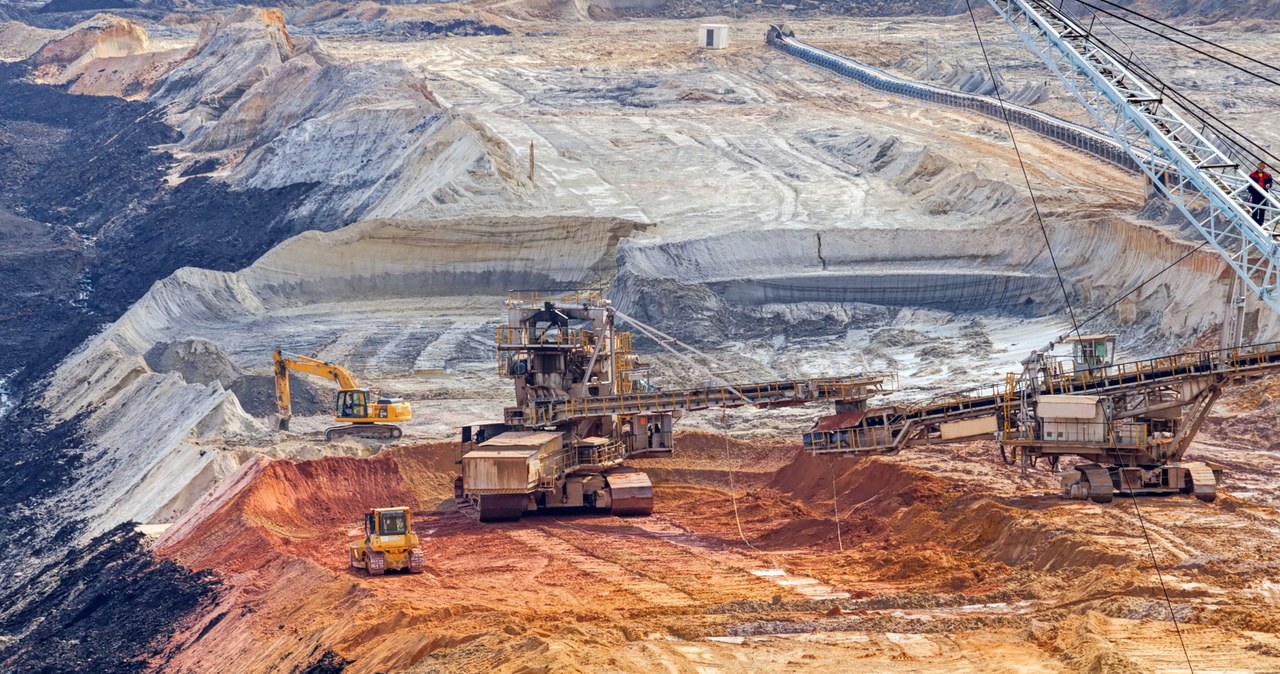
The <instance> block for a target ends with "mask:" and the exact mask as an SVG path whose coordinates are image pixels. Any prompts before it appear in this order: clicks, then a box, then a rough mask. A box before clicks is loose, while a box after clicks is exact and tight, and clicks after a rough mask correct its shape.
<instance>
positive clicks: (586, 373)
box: [455, 293, 895, 521]
mask: <svg viewBox="0 0 1280 674" xmlns="http://www.w3.org/2000/svg"><path fill="white" fill-rule="evenodd" d="M618 319H622V320H625V321H627V322H629V323H630V324H631V325H632V326H633V327H634V328H635V329H636V330H637V331H639V332H640V333H642V334H644V335H646V336H648V337H650V338H652V339H653V340H655V341H657V342H658V343H659V344H660V345H661V346H663V348H667V349H669V350H671V351H672V352H673V353H676V354H677V355H678V356H679V357H680V358H682V359H685V360H687V361H688V362H689V364H690V365H691V366H694V365H698V361H697V360H696V357H701V358H704V359H706V358H708V357H706V356H705V355H703V354H697V353H696V351H693V350H692V349H690V348H689V347H688V345H685V344H683V343H681V342H679V340H676V339H674V338H672V337H670V336H669V335H667V334H665V333H662V332H660V331H658V330H656V329H654V328H651V327H649V326H646V325H644V324H643V323H641V322H639V321H637V320H635V319H634V318H631V317H628V316H626V315H624V314H622V313H621V312H619V311H617V310H616V309H615V308H614V307H613V306H612V304H611V303H610V302H609V301H608V300H605V299H604V298H603V297H601V296H600V295H599V294H597V293H570V294H568V295H560V296H557V297H555V298H554V299H548V298H546V297H543V296H540V295H539V294H536V293H527V294H521V293H517V294H514V295H512V297H511V298H510V299H509V300H508V302H507V323H506V325H503V326H500V327H498V328H497V334H496V341H497V353H498V357H497V367H498V373H499V375H500V376H502V377H506V378H509V379H510V380H511V381H512V382H513V383H514V385H515V405H513V406H511V407H507V408H506V409H505V410H504V414H503V416H504V418H503V421H502V422H501V423H493V424H481V425H474V426H468V427H465V428H463V432H462V445H461V451H460V454H459V456H458V463H459V465H460V467H461V470H460V473H461V475H460V476H459V477H458V478H457V480H456V482H455V491H456V496H457V499H458V504H459V507H460V508H461V509H462V510H463V511H464V512H468V513H469V514H473V515H475V516H477V517H478V518H479V519H480V520H482V521H495V520H504V519H516V518H519V517H520V516H521V515H522V514H523V513H525V512H528V511H533V510H556V509H562V508H564V509H570V508H572V509H595V510H598V511H604V512H608V513H611V514H614V515H647V514H649V513H650V512H651V511H652V510H653V486H652V483H651V482H650V480H649V477H648V476H647V475H645V474H644V473H643V472H641V471H639V470H636V469H634V468H631V467H628V466H627V465H626V460H627V459H629V458H633V457H639V456H654V455H665V454H670V453H671V452H672V451H673V450H674V449H675V442H674V437H673V435H672V427H673V425H674V423H675V422H676V421H677V420H678V419H679V418H680V417H681V415H683V414H684V413H686V412H691V411H695V410H703V409H713V408H714V409H718V408H725V409H727V408H732V407H739V406H743V405H753V406H757V407H766V408H769V407H784V406H792V405H802V404H806V403H834V404H835V406H836V409H837V412H840V413H845V412H849V411H852V410H856V409H862V408H863V407H864V404H865V401H866V400H868V399H869V398H871V397H873V396H875V395H880V394H882V393H885V392H887V391H888V390H890V389H891V387H892V386H893V385H894V382H895V380H894V378H893V376H892V375H885V374H868V375H858V376H851V377H840V378H829V379H805V380H790V381H774V382H764V383H760V382H749V383H729V382H725V381H723V380H721V381H719V383H711V384H708V385H706V386H703V387H700V388H690V389H678V390H659V389H657V388H655V387H654V386H652V385H651V384H650V381H649V377H648V369H647V368H646V367H645V365H644V364H643V363H642V362H641V361H640V359H639V357H638V356H637V354H636V353H635V351H634V349H633V345H632V333H631V332H626V331H621V330H618V329H617V328H616V321H617V320H618ZM676 347H681V348H683V349H685V350H686V351H689V352H692V353H693V354H694V356H690V355H686V354H682V353H681V352H680V351H679V350H677V348H676ZM706 372H707V374H708V375H709V376H710V377H711V378H712V379H713V380H714V379H719V377H720V375H719V374H717V373H716V372H713V371H710V370H709V369H708V370H706Z"/></svg>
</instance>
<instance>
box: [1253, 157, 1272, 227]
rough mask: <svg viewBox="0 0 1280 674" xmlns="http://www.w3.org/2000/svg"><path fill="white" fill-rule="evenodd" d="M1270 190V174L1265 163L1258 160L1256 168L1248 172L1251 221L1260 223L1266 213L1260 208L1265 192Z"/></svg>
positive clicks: (1264, 199)
mask: <svg viewBox="0 0 1280 674" xmlns="http://www.w3.org/2000/svg"><path fill="white" fill-rule="evenodd" d="M1270 190H1271V174H1270V173H1267V165H1266V164H1264V163H1262V162H1258V170H1256V171H1254V172H1253V173H1250V174H1249V203H1252V204H1253V221H1254V222H1256V223H1258V224H1259V225H1261V224H1262V223H1263V221H1264V220H1266V217H1267V213H1266V211H1265V210H1264V209H1263V208H1262V204H1263V203H1264V202H1266V200H1267V199H1266V196H1265V195H1266V193H1267V192H1269V191H1270Z"/></svg>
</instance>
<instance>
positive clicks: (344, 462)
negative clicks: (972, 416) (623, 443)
mask: <svg viewBox="0 0 1280 674" xmlns="http://www.w3.org/2000/svg"><path fill="white" fill-rule="evenodd" d="M682 439H683V438H682ZM702 440H705V442H703V443H701V444H699V443H698V442H696V441H695V442H691V443H688V446H690V447H693V449H683V450H682V451H681V453H678V454H677V456H676V457H672V458H671V459H653V460H647V461H646V462H645V465H646V469H649V470H654V471H655V472H656V471H659V470H661V471H663V475H664V476H665V477H664V479H663V480H662V481H660V482H659V483H658V484H657V487H656V489H655V492H656V499H657V501H656V504H657V505H656V511H655V513H654V515H653V516H651V517H645V518H625V519H624V518H616V517H601V516H593V515H573V514H565V515H556V516H529V517H526V518H525V519H524V520H522V521H520V522H515V523H504V524H496V525H488V524H486V525H482V524H479V523H477V522H473V521H471V520H470V519H468V518H467V517H465V516H464V515H462V514H460V513H458V512H456V511H455V510H453V509H452V508H451V506H450V504H449V502H450V497H451V495H452V480H453V473H452V469H453V463H452V453H453V448H452V447H451V446H449V445H435V446H422V447H409V448H402V449H394V450H389V451H387V452H384V453H382V454H380V455H378V456H376V457H373V458H370V459H351V458H326V459H321V460H318V461H307V462H298V463H292V462H287V461H267V460H262V459H259V460H256V461H254V462H250V463H249V464H246V465H245V467H244V468H243V469H242V470H241V472H240V473H239V474H238V475H236V476H235V477H233V478H232V479H229V480H227V481H226V482H225V483H224V484H223V485H222V487H221V488H220V489H219V491H218V492H216V493H214V494H211V495H210V496H209V497H208V498H207V499H206V500H205V501H204V502H202V503H201V504H200V505H199V506H197V508H195V509H194V510H193V511H192V512H191V513H190V514H189V515H188V516H187V517H186V518H185V519H184V520H183V521H182V522H180V523H179V524H177V525H175V526H174V527H173V528H171V529H170V531H169V532H168V533H167V534H166V535H165V537H164V538H163V540H162V541H161V542H160V543H159V545H158V552H159V554H161V555H163V556H166V557H169V558H172V559H174V560H176V561H178V562H180V563H182V564H184V565H186V566H189V567H191V568H195V569H211V570H213V571H215V572H216V573H218V574H219V575H220V576H221V578H222V579H223V582H224V584H225V587H226V591H225V592H224V593H223V595H222V596H221V597H220V598H219V599H218V600H217V601H216V602H215V603H214V604H212V605H210V606H209V607H208V608H207V610H206V611H205V612H204V613H203V615H202V616H200V618H199V619H198V620H196V621H194V622H193V623H192V624H189V625H184V626H182V629H181V630H180V631H179V633H178V635H177V636H176V637H175V638H174V639H173V640H172V642H171V643H170V644H169V645H168V647H167V649H166V651H165V653H164V654H163V655H162V656H160V657H158V658H157V659H156V661H155V663H154V664H155V666H156V668H157V669H158V670H162V671H165V672H214V671H217V672H269V671H296V670H297V669H298V668H301V667H304V666H306V665H308V664H310V663H313V662H315V661H316V659H317V658H319V657H320V656H321V655H322V654H323V653H325V652H326V651H329V650H332V651H335V652H336V653H337V654H338V655H339V656H340V657H341V658H345V659H347V660H350V661H351V662H350V664H349V665H348V668H347V671H350V672H378V671H388V672H390V671H414V672H490V671H496V672H517V671H526V672H527V671H556V672H558V671H570V672H574V671H582V672H598V671H626V672H647V671H655V670H666V671H677V672H683V671H689V672H693V671H699V670H710V671H728V672H748V671H796V670H798V669H810V670H814V671H832V670H840V671H854V672H880V671H948V672H952V671H954V672H962V671H972V670H973V669H976V668H982V669H990V670H991V671H1053V672H1059V671H1100V672H1101V671H1127V670H1126V668H1128V670H1129V671H1151V669H1155V668H1169V667H1174V668H1176V667H1177V666H1180V665H1181V666H1185V661H1183V660H1182V653H1181V650H1180V649H1176V650H1175V649H1174V648H1172V647H1171V646H1170V644H1173V643H1176V642H1175V641H1174V640H1173V639H1174V638H1175V636H1176V635H1175V634H1174V632H1173V629H1172V624H1171V623H1169V622H1167V615H1168V614H1167V611H1168V608H1167V606H1166V605H1164V604H1163V603H1162V602H1163V598H1162V595H1160V594H1159V593H1160V588H1159V585H1158V583H1157V581H1156V578H1155V575H1154V573H1153V571H1152V569H1151V567H1150V557H1149V555H1148V553H1147V550H1146V547H1145V545H1143V544H1142V540H1143V539H1142V538H1141V534H1140V529H1139V528H1138V526H1137V523H1136V519H1135V518H1134V516H1133V512H1132V507H1131V506H1127V505H1126V504H1123V503H1116V504H1112V505H1110V506H1097V505H1093V504H1086V503H1078V502H1063V501H1060V500H1058V499H1057V498H1056V497H1054V496H1045V495H1042V491H1043V490H1038V489H1036V490H1029V489H1021V491H1020V493H1017V494H1015V495H1013V496H1009V495H1007V494H1008V493H1009V492H1011V491H1018V490H1017V489H1010V488H1009V486H1008V485H1007V484H995V483H993V482H991V481H990V479H989V478H988V477H986V473H985V472H983V471H977V470H968V469H965V470H966V471H967V472H968V473H975V474H976V476H969V477H967V478H957V477H956V476H955V475H953V474H950V473H945V472H944V471H940V470H936V469H933V468H930V467H929V466H931V465H933V462H937V461H939V460H940V459H941V458H943V457H942V455H941V454H938V453H934V454H933V455H930V456H928V457H922V459H921V460H920V461H919V462H918V463H917V464H916V465H907V463H904V462H903V461H902V460H900V459H894V460H885V459H867V460H835V461H831V460H828V459H826V458H822V457H812V456H809V455H806V454H803V453H799V454H796V455H795V456H793V457H792V458H791V460H790V461H786V460H781V461H780V462H781V463H783V464H784V465H782V467H781V468H780V469H779V470H778V471H777V473H776V475H773V476H772V477H771V478H770V479H768V480H767V484H766V480H762V479H761V480H755V481H754V484H752V483H751V481H750V480H749V481H747V482H746V483H739V482H734V484H733V487H732V488H731V487H730V485H729V484H727V483H717V482H716V481H717V480H727V478H728V474H729V470H730V469H733V471H734V472H733V474H734V475H741V474H743V473H742V471H744V469H746V468H749V467H750V466H752V465H759V464H760V462H762V461H772V460H778V452H779V451H785V450H780V449H779V447H780V446H769V447H764V448H760V447H756V448H753V449H752V450H751V452H752V453H751V455H750V457H749V459H748V460H742V459H741V457H739V459H738V460H737V461H735V459H734V457H733V456H732V455H720V453H721V452H723V441H722V440H721V441H720V442H716V440H718V439H717V438H714V437H711V438H702ZM684 444H685V443H682V446H684ZM699 447H701V449H698V448H699ZM971 451H985V450H973V449H971V448H959V449H958V450H957V452H958V453H957V454H955V455H953V456H952V458H953V460H960V457H962V456H967V454H966V453H967V452H971ZM744 453H745V452H744ZM965 460H968V459H965ZM712 464H715V465H718V466H719V468H717V469H714V470H713V469H708V468H706V467H705V466H707V465H712ZM999 470H1005V469H1004V468H1003V467H1001V468H1000V469H999ZM1008 470H1013V469H1008ZM961 474H967V473H964V472H962V473H961ZM993 474H1000V475H1003V474H1007V472H1006V473H1000V472H998V471H997V472H995V473H993ZM686 475H687V476H691V477H692V479H691V480H689V481H684V479H683V476H686ZM709 476H710V477H709ZM833 480H834V483H835V486H834V494H835V495H836V498H835V499H833V498H832V495H833V487H832V482H833ZM966 480H967V481H966ZM1031 482H1036V483H1038V484H1041V485H1043V484H1046V483H1051V482H1052V480H1051V478H1049V477H1047V476H1046V475H1045V474H1040V476H1039V477H1036V478H1035V479H1034V480H1031ZM1225 501H1226V502H1225V503H1223V504H1215V505H1205V504H1201V503H1199V502H1197V501H1194V500H1190V499H1177V500H1175V499H1168V500H1160V501H1157V502H1155V503H1152V504H1149V505H1144V508H1143V512H1144V515H1145V516H1146V519H1147V524H1148V530H1149V532H1150V534H1151V536H1152V537H1153V545H1154V546H1155V550H1156V556H1157V558H1158V559H1159V560H1160V562H1161V564H1162V569H1163V570H1164V580H1165V583H1166V585H1167V586H1168V588H1169V591H1170V593H1171V595H1172V596H1173V597H1174V598H1175V600H1176V604H1177V607H1178V609H1177V610H1179V611H1180V612H1181V613H1180V616H1181V618H1182V620H1183V623H1184V624H1183V625H1182V629H1183V636H1184V638H1186V639H1187V641H1188V647H1189V649H1191V650H1192V651H1194V652H1196V653H1197V657H1200V658H1201V659H1202V660H1201V661H1202V663H1203V664H1204V667H1197V669H1198V670H1199V669H1202V668H1212V667H1214V666H1219V665H1222V666H1225V665H1226V664H1231V666H1233V667H1235V668H1236V669H1238V670H1239V669H1240V667H1245V668H1246V669H1248V670H1250V671H1257V670H1260V669H1280V658H1278V657H1275V656H1276V655H1277V654H1280V637H1277V635H1276V627H1277V626H1276V625H1274V624H1273V623H1274V622H1275V621H1274V620H1271V621H1268V619H1267V615H1268V614H1269V613H1270V614H1271V615H1275V611H1274V610H1270V609H1266V608H1264V607H1262V605H1263V604H1265V603H1266V602H1267V601H1271V600H1268V599H1266V598H1265V597H1266V596H1268V595H1266V593H1267V592H1272V593H1275V589H1274V588H1275V586H1274V585H1268V583H1271V582H1273V581H1271V580H1269V578H1272V577H1273V576H1274V573H1275V571H1276V569H1277V568H1280V560H1278V553H1277V552H1276V550H1277V549H1278V548H1277V546H1276V543H1278V542H1280V527H1276V526H1274V525H1275V523H1276V522H1277V521H1280V518H1277V517H1276V516H1275V515H1274V513H1273V512H1270V513H1269V512H1268V511H1267V510H1266V509H1261V508H1257V507H1253V506H1248V505H1246V504H1242V503H1240V502H1237V501H1233V500H1231V499H1225ZM385 505H409V506H411V507H413V508H414V510H415V530H416V531H417V532H418V533H419V535H420V537H421V538H422V540H423V546H424V548H425V550H426V553H427V564H428V569H427V573H425V574H422V575H389V576H385V577H380V578H370V577H367V576H365V575H364V574H363V572H360V571H357V570H353V569H349V568H348V567H347V557H346V545H347V544H348V543H349V542H351V541H353V540H355V539H356V538H357V536H358V535H359V522H360V517H361V513H363V512H364V511H365V510H366V509H368V508H370V507H374V506H385ZM837 513H838V515H837ZM1225 551H1230V557H1225V556H1222V555H1223V554H1224V552H1225ZM1267 588H1272V589H1270V590H1268V589H1267ZM824 597H830V598H824ZM1157 599H1159V601H1157ZM1161 610H1163V611H1165V613H1164V614H1161V613H1160V611H1161ZM1059 627H1060V628H1061V629H1062V630H1063V631H1062V632H1061V633H1059V632H1058V628H1059ZM797 633H800V634H803V635H804V639H803V640H798V639H799V637H795V636H794V635H795V634H797ZM1134 634H1141V635H1143V639H1145V640H1143V639H1136V638H1135V637H1133V636H1132V635H1134ZM709 639H711V640H709ZM726 640H727V641H726ZM1135 649H1136V650H1135ZM1272 649H1274V650H1272ZM1134 653H1141V654H1142V659H1134V656H1133V654H1134ZM1139 663H1140V664H1139ZM1242 663H1243V664H1242ZM1135 668H1136V669H1135ZM1241 671H1244V670H1241Z"/></svg>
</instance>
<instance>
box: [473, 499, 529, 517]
mask: <svg viewBox="0 0 1280 674" xmlns="http://www.w3.org/2000/svg"><path fill="white" fill-rule="evenodd" d="M528 502H529V496H528V494H485V495H483V496H481V497H480V508H479V510H480V521H481V522H503V521H507V520H518V519H520V516H521V515H523V514H524V509H525V504H527V503H528Z"/></svg>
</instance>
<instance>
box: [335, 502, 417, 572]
mask: <svg viewBox="0 0 1280 674" xmlns="http://www.w3.org/2000/svg"><path fill="white" fill-rule="evenodd" d="M350 553H351V566H352V567H354V568H357V569H364V570H365V571H367V572H369V575H370V576H381V575H382V574H384V573H386V572H387V571H408V572H409V573H422V570H423V565H424V562H425V560H424V558H423V556H422V548H420V547H418V535H417V534H415V533H413V518H412V516H411V514H410V512H409V509H408V508H405V507H396V508H374V509H373V510H370V511H369V512H367V513H365V514H364V538H363V539H361V540H360V541H359V542H357V543H352V544H351V548H350Z"/></svg>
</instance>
